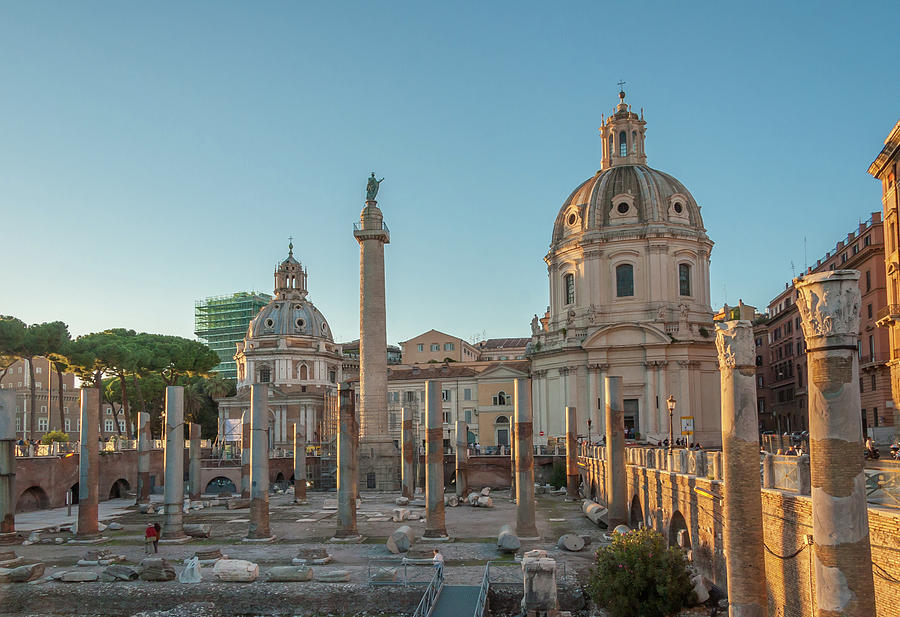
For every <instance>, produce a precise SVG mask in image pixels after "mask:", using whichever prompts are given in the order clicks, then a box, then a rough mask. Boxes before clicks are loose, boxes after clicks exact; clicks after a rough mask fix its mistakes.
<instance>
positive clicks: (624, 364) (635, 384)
mask: <svg viewBox="0 0 900 617" xmlns="http://www.w3.org/2000/svg"><path fill="white" fill-rule="evenodd" d="M600 130H601V137H602V143H603V155H602V161H601V169H600V170H599V171H598V172H597V173H596V174H595V175H594V176H593V177H591V178H589V179H588V180H586V181H585V182H584V183H582V184H581V185H580V186H578V187H577V188H576V189H575V190H574V191H573V192H572V194H571V195H570V196H569V197H568V199H566V201H565V202H564V203H563V205H562V207H561V208H560V210H559V214H557V216H556V221H555V223H554V225H553V236H552V240H551V243H550V250H549V252H548V253H547V255H546V257H544V261H545V262H546V263H547V271H548V275H549V280H550V306H549V307H548V309H547V313H546V315H545V316H544V318H543V319H540V320H539V319H538V318H537V316H535V318H534V320H533V321H532V339H531V343H530V344H529V348H528V351H529V358H530V359H531V360H532V400H533V407H534V420H535V427H534V432H535V442H536V443H546V438H547V436H559V435H563V434H565V408H566V406H574V407H576V410H577V416H578V432H579V433H580V434H583V435H585V436H587V434H588V431H589V427H588V424H587V421H588V419H590V420H591V421H592V422H591V428H590V431H591V434H592V437H593V439H594V440H596V439H599V437H600V435H602V433H603V432H604V408H605V404H606V403H605V400H604V378H605V377H606V376H619V377H622V381H623V391H624V397H623V398H624V404H625V415H626V428H629V429H633V430H634V432H635V433H636V434H637V435H639V436H640V437H641V438H649V439H650V440H653V441H654V442H655V441H656V440H662V439H665V438H666V437H667V436H668V428H669V411H668V408H667V405H666V399H667V398H668V397H669V396H670V395H672V396H674V397H675V399H676V408H675V412H674V422H673V424H674V433H675V435H676V437H677V436H680V434H681V420H680V418H681V417H685V416H687V417H692V418H693V423H694V431H695V433H694V435H693V436H692V437H688V440H689V441H699V442H701V443H703V444H704V445H707V444H708V445H713V444H718V443H720V441H721V434H720V418H719V413H720V411H719V399H720V394H719V387H720V386H719V373H718V363H717V362H718V361H717V354H716V346H715V329H714V327H713V311H712V308H711V306H710V295H709V258H710V251H711V250H712V247H713V242H712V241H711V240H710V239H709V237H708V236H707V235H706V230H705V229H704V227H703V219H702V218H701V216H700V207H699V206H698V205H697V202H696V201H695V200H694V198H693V196H692V195H691V194H690V192H689V191H688V190H687V189H686V188H685V187H684V185H682V184H681V182H679V181H678V180H676V179H675V178H673V177H672V176H670V175H668V174H666V173H663V172H661V171H657V170H655V169H652V168H650V167H648V166H647V155H646V152H645V149H644V141H645V133H646V122H645V121H644V117H643V110H642V111H641V113H640V115H638V114H637V113H634V112H632V111H631V106H630V105H628V104H627V103H625V93H624V92H620V93H619V104H618V105H617V106H616V109H615V112H614V113H613V115H612V116H610V117H609V118H607V119H605V121H604V122H603V126H602V128H601V129H600Z"/></svg>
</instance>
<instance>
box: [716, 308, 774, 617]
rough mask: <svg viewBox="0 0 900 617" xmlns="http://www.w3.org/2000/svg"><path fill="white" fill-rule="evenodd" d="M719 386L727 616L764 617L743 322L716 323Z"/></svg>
mask: <svg viewBox="0 0 900 617" xmlns="http://www.w3.org/2000/svg"><path fill="white" fill-rule="evenodd" d="M716 347H717V348H718V350H719V375H720V379H721V384H722V451H723V454H724V459H725V460H724V465H723V470H722V472H723V473H722V480H723V485H722V487H723V489H722V490H723V492H724V500H725V505H724V513H725V523H724V525H723V530H722V539H723V542H724V547H725V555H726V560H725V566H726V568H727V573H728V608H729V615H730V617H766V615H767V614H768V600H767V598H766V562H765V555H764V554H763V532H762V495H761V491H760V485H759V441H758V436H759V422H758V419H757V415H756V369H755V360H756V344H755V342H754V339H753V325H752V324H751V323H750V322H749V321H726V322H719V323H717V324H716Z"/></svg>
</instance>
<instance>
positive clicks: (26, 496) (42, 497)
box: [16, 485, 50, 512]
mask: <svg viewBox="0 0 900 617" xmlns="http://www.w3.org/2000/svg"><path fill="white" fill-rule="evenodd" d="M49 507H50V498H49V497H48V496H47V492H46V491H44V489H43V488H41V487H40V486H37V485H34V486H29V487H28V488H26V489H25V490H24V491H22V493H21V494H20V495H19V498H18V499H17V500H16V512H33V511H35V510H46V509H47V508H49Z"/></svg>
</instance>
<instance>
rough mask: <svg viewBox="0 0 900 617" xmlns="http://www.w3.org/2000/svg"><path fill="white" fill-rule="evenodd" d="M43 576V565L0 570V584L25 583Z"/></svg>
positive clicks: (34, 564) (31, 564)
mask: <svg viewBox="0 0 900 617" xmlns="http://www.w3.org/2000/svg"><path fill="white" fill-rule="evenodd" d="M42 576H44V564H42V563H29V564H27V565H24V566H17V567H15V568H0V583H27V582H28V581H33V580H36V579H39V578H41V577H42Z"/></svg>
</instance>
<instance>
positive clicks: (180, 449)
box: [78, 386, 187, 541]
mask: <svg viewBox="0 0 900 617" xmlns="http://www.w3.org/2000/svg"><path fill="white" fill-rule="evenodd" d="M165 470H166V485H165V491H164V493H165V494H164V497H165V503H166V505H165V516H164V517H163V535H162V540H167V541H180V540H182V539H184V538H186V537H187V536H186V535H185V534H184V528H183V526H182V523H183V508H184V387H183V386H166V451H165ZM78 508H79V509H81V503H79V504H78Z"/></svg>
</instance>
